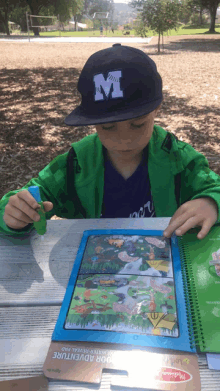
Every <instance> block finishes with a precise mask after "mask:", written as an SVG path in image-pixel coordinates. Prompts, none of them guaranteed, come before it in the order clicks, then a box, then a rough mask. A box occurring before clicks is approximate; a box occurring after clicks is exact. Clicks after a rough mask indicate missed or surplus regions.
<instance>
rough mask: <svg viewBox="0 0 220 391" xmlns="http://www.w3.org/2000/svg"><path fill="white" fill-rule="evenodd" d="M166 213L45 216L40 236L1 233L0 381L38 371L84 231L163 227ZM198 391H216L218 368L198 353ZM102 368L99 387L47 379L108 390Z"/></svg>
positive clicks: (55, 384)
mask: <svg viewBox="0 0 220 391" xmlns="http://www.w3.org/2000/svg"><path fill="white" fill-rule="evenodd" d="M169 220H170V219H169V218H140V219H139V218H134V219H87V220H50V221H48V222H47V232H46V234H45V235H44V241H42V239H41V237H40V236H39V235H38V234H37V233H36V231H35V230H34V231H32V232H31V234H29V235H28V234H25V235H24V236H20V237H13V236H9V235H4V234H0V281H1V285H0V381H3V380H9V379H15V378H24V377H31V376H38V375H42V374H43V370H42V368H43V364H44V361H45V359H46V356H47V352H48V349H49V345H50V342H51V336H52V333H53V330H54V327H55V324H56V321H57V317H58V314H59V311H60V307H61V304H62V301H63V298H64V294H65V291H66V287H67V284H68V280H69V277H70V273H71V270H72V267H73V263H74V259H75V256H76V253H77V250H78V246H79V244H80V241H81V238H82V234H83V231H85V230H88V229H111V228H115V229H116V228H117V229H122V228H123V229H124V228H126V229H161V230H163V229H165V227H166V226H167V225H168V222H169ZM198 360H199V368H200V376H201V383H202V391H214V390H216V391H217V390H218V391H219V390H220V371H214V370H209V369H208V366H207V361H206V355H205V354H199V355H198ZM112 376H113V375H112V374H109V373H103V377H102V382H101V385H100V388H97V386H94V385H88V384H83V383H77V382H67V381H57V380H56V381H55V380H49V391H55V390H56V391H58V390H62V391H67V390H68V391H70V390H79V389H80V390H91V389H96V390H97V389H99V390H105V391H106V390H110V389H111V388H110V384H111V377H112Z"/></svg>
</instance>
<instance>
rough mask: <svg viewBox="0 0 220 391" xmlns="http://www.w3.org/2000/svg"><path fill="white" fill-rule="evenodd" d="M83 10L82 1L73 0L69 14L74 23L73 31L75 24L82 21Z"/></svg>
mask: <svg viewBox="0 0 220 391" xmlns="http://www.w3.org/2000/svg"><path fill="white" fill-rule="evenodd" d="M83 9H84V0H77V1H76V0H73V2H72V6H71V12H72V15H73V18H74V22H75V30H76V26H77V22H80V20H81V19H82V12H83Z"/></svg>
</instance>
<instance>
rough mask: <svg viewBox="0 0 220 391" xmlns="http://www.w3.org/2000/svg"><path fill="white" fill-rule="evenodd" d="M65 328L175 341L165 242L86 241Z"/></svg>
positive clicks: (136, 238)
mask: <svg viewBox="0 0 220 391" xmlns="http://www.w3.org/2000/svg"><path fill="white" fill-rule="evenodd" d="M65 329H68V330H100V331H101V330H105V331H113V332H123V333H125V332H126V333H136V334H145V335H158V336H166V337H167V336H169V337H178V336H179V329H178V320H177V309H176V299H175V287H174V277H173V265H172V257H171V248H170V242H169V239H165V238H161V237H160V236H142V235H135V236H131V235H92V236H89V238H88V241H87V244H86V248H85V252H84V255H83V260H82V264H81V268H80V270H79V274H78V278H77V281H76V285H75V290H74V293H73V296H72V299H71V303H70V307H69V310H68V313H67V317H66V321H65Z"/></svg>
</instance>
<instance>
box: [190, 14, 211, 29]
mask: <svg viewBox="0 0 220 391" xmlns="http://www.w3.org/2000/svg"><path fill="white" fill-rule="evenodd" d="M206 23H208V16H207V15H202V23H201V21H200V15H199V14H192V16H191V18H190V24H191V25H193V26H199V25H201V24H206Z"/></svg>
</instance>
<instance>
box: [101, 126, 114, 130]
mask: <svg viewBox="0 0 220 391" xmlns="http://www.w3.org/2000/svg"><path fill="white" fill-rule="evenodd" d="M114 126H115V125H111V126H102V129H104V130H111V129H113V128H114Z"/></svg>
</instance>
